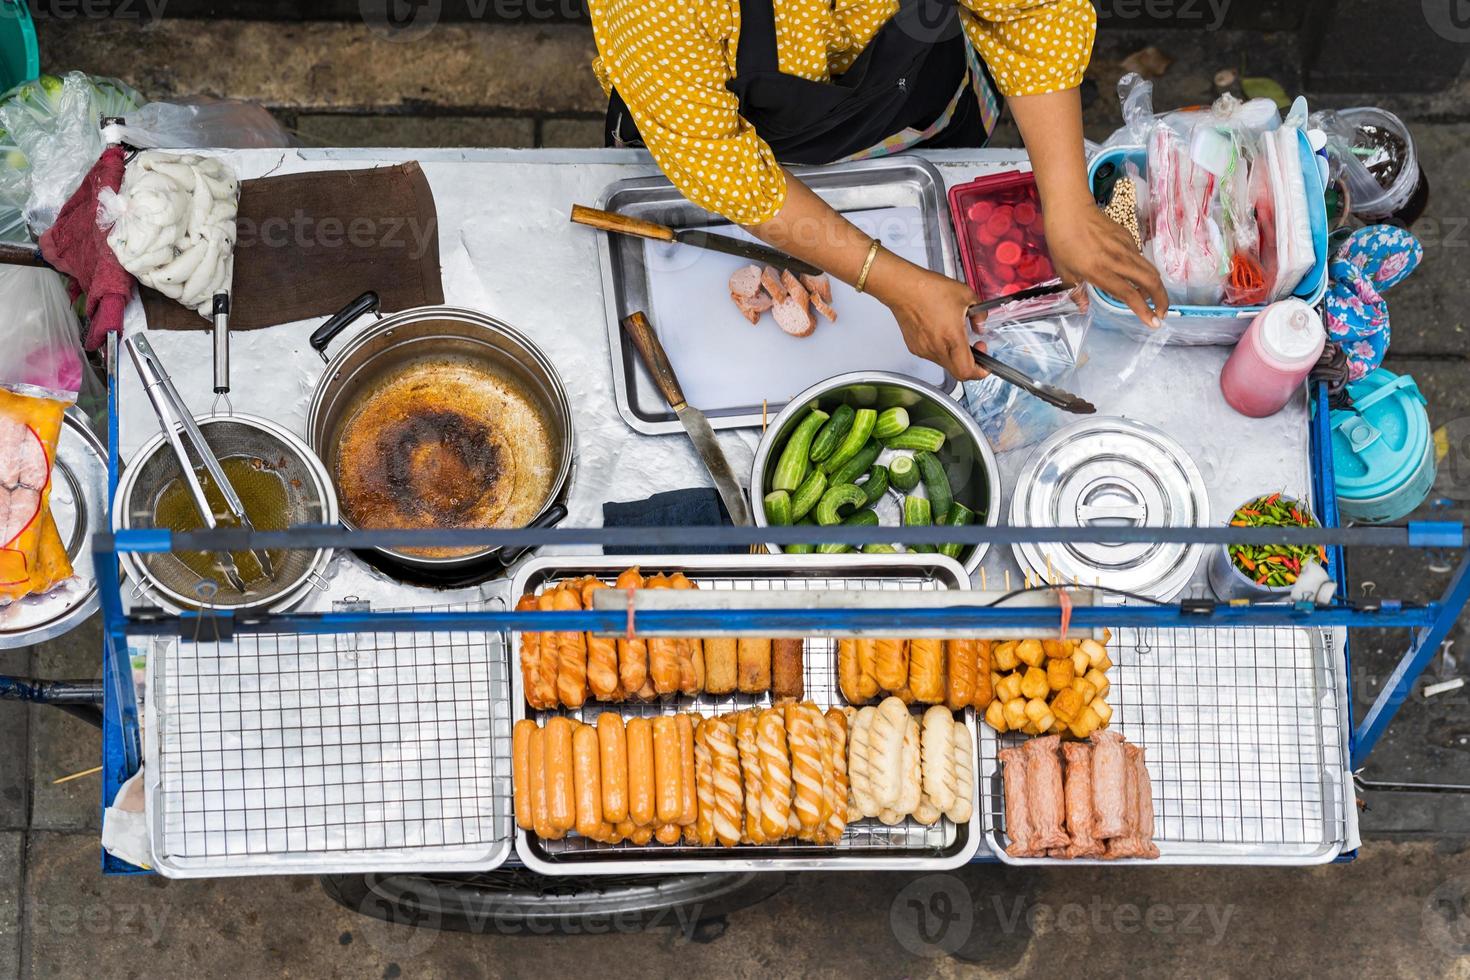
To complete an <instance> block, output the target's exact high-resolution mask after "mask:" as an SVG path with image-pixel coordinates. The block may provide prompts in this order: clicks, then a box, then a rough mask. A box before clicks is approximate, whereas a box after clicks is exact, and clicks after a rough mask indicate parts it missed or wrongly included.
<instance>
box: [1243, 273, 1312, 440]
mask: <svg viewBox="0 0 1470 980" xmlns="http://www.w3.org/2000/svg"><path fill="white" fill-rule="evenodd" d="M1326 343H1327V333H1326V331H1324V330H1323V329H1322V319H1321V318H1320V317H1319V316H1317V311H1316V310H1314V309H1312V308H1311V307H1310V306H1308V305H1307V304H1306V303H1303V302H1302V301H1301V300H1299V299H1294V298H1293V299H1284V300H1281V301H1280V302H1279V303H1272V304H1271V305H1270V306H1268V307H1266V308H1265V309H1264V310H1262V311H1261V312H1260V313H1258V314H1257V315H1256V318H1255V319H1254V320H1252V321H1251V325H1250V326H1249V327H1247V328H1246V331H1245V336H1243V337H1241V338H1240V343H1238V344H1236V345H1235V350H1234V351H1232V352H1231V354H1230V360H1228V361H1226V362H1225V370H1223V371H1221V372H1220V390H1221V391H1222V392H1223V393H1224V395H1225V400H1226V401H1227V402H1229V403H1230V407H1231V408H1233V409H1235V410H1236V411H1237V412H1239V413H1240V414H1242V415H1249V416H1250V417H1251V418H1257V419H1260V418H1265V417H1266V416H1268V415H1275V414H1276V413H1277V412H1279V411H1281V410H1282V409H1283V408H1285V407H1286V403H1287V402H1289V401H1290V400H1291V396H1292V395H1294V394H1296V392H1297V391H1299V390H1300V389H1301V386H1302V382H1303V381H1305V380H1306V379H1307V375H1308V374H1309V373H1310V372H1311V370H1312V368H1313V367H1314V366H1315V365H1316V363H1317V358H1319V357H1321V356H1322V348H1323V346H1325V345H1326Z"/></svg>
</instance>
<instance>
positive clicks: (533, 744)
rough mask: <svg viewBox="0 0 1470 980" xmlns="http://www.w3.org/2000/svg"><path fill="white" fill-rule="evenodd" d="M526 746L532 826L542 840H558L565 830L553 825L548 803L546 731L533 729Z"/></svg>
mask: <svg viewBox="0 0 1470 980" xmlns="http://www.w3.org/2000/svg"><path fill="white" fill-rule="evenodd" d="M530 734H531V737H530V741H529V744H528V745H527V746H526V762H527V768H528V769H529V771H530V782H531V827H532V829H533V830H534V831H535V833H536V836H537V837H540V838H541V839H542V840H557V839H559V838H560V837H562V836H563V834H564V833H565V831H560V830H557V829H556V828H554V827H552V826H551V821H550V819H549V811H548V810H547V805H546V761H545V760H546V752H545V749H546V732H545V730H544V729H541V728H537V729H535V730H534V731H532V732H531V733H530Z"/></svg>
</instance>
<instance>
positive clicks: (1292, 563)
mask: <svg viewBox="0 0 1470 980" xmlns="http://www.w3.org/2000/svg"><path fill="white" fill-rule="evenodd" d="M1286 567H1287V568H1290V569H1291V570H1292V571H1293V572H1300V571H1301V570H1302V563H1301V560H1300V559H1298V558H1288V559H1287V560H1286Z"/></svg>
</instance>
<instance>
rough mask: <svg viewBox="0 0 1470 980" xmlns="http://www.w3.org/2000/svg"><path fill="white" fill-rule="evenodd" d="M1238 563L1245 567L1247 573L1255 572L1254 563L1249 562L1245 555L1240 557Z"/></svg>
mask: <svg viewBox="0 0 1470 980" xmlns="http://www.w3.org/2000/svg"><path fill="white" fill-rule="evenodd" d="M1240 563H1241V564H1242V565H1244V566H1245V570H1246V571H1248V572H1254V571H1255V570H1256V563H1255V562H1253V561H1251V560H1250V559H1249V558H1247V557H1246V556H1245V555H1241V556H1240Z"/></svg>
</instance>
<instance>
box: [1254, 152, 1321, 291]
mask: <svg viewBox="0 0 1470 980" xmlns="http://www.w3.org/2000/svg"><path fill="white" fill-rule="evenodd" d="M1297 132H1298V131H1297V128H1296V127H1295V126H1283V127H1282V128H1280V129H1278V130H1276V131H1275V132H1271V133H1266V134H1264V135H1263V136H1262V137H1261V149H1262V154H1261V156H1262V158H1263V159H1264V162H1265V166H1264V167H1258V168H1257V169H1258V171H1260V173H1261V176H1260V177H1259V178H1258V179H1257V180H1256V181H1255V182H1254V184H1253V189H1254V191H1255V202H1256V214H1257V216H1258V218H1259V220H1260V226H1261V242H1262V246H1261V259H1262V262H1261V265H1262V268H1263V269H1264V271H1265V276H1266V282H1267V283H1269V284H1270V292H1269V298H1270V300H1271V301H1273V302H1274V301H1275V300H1278V299H1284V298H1285V297H1287V296H1290V295H1291V294H1292V292H1293V291H1294V290H1295V289H1296V287H1297V286H1298V285H1299V284H1300V283H1301V281H1302V276H1304V275H1306V274H1307V270H1309V269H1311V267H1312V264H1313V263H1314V262H1315V261H1316V255H1315V250H1314V248H1313V245H1312V227H1311V222H1310V219H1309V218H1308V215H1307V189H1306V183H1305V179H1304V177H1303V175H1302V166H1301V154H1300V152H1299V146H1298V142H1299V141H1298V138H1297Z"/></svg>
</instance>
